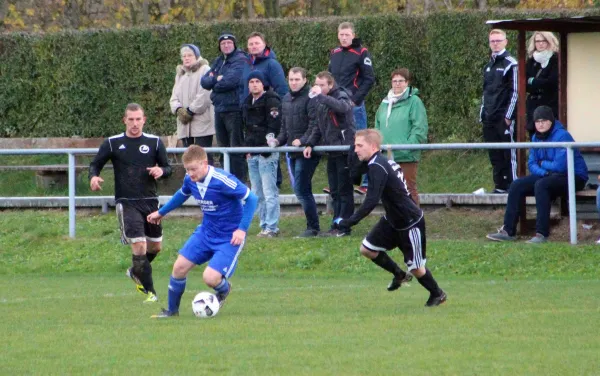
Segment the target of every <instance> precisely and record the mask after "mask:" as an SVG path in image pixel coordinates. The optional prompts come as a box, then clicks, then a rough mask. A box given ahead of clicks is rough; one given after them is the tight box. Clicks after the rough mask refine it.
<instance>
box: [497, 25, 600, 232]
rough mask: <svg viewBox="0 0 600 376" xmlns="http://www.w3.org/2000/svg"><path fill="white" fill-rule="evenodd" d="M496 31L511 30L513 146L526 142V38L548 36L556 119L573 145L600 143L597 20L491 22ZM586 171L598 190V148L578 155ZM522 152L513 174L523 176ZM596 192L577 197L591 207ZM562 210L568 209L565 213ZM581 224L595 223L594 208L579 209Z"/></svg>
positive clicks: (599, 36)
mask: <svg viewBox="0 0 600 376" xmlns="http://www.w3.org/2000/svg"><path fill="white" fill-rule="evenodd" d="M486 23H487V24H488V25H490V26H491V27H492V28H494V29H503V30H515V31H517V32H518V36H517V56H518V63H519V71H518V73H519V93H518V95H519V98H518V103H519V106H518V113H517V142H525V141H526V136H525V135H526V133H527V132H526V130H525V126H526V124H527V123H526V120H527V119H526V108H525V103H526V99H527V92H526V90H525V88H526V82H527V77H526V71H525V70H526V69H525V67H526V61H527V32H533V31H551V32H554V33H555V34H558V35H557V38H558V40H559V43H560V50H559V53H558V61H559V63H558V67H559V69H558V118H559V120H560V121H561V123H562V124H563V125H564V126H565V127H566V128H567V129H568V130H569V133H571V135H572V136H573V138H574V139H575V141H576V142H598V141H600V127H598V124H599V123H600V69H598V68H597V67H598V65H596V64H599V63H600V16H581V17H564V18H528V19H521V20H489V21H487V22H486ZM582 152H583V155H584V158H585V160H586V163H587V165H588V170H589V181H588V182H589V183H593V184H598V176H599V174H600V148H590V149H587V150H582ZM525 156H526V150H525V149H519V150H518V151H517V174H518V176H525V175H526V172H527V161H526V158H525ZM595 193H596V192H595V191H592V190H588V191H582V192H579V193H578V196H579V197H578V199H581V200H582V201H591V200H593V199H595ZM522 205H523V207H522V210H521V220H520V225H521V232H526V230H527V224H526V223H527V221H526V218H525V217H526V213H525V210H524V203H523V204H522ZM565 209H566V208H565ZM577 211H578V212H580V211H582V212H583V213H581V214H579V213H578V217H579V218H584V219H592V218H595V219H596V218H598V213H597V212H596V208H595V205H594V203H589V202H588V203H586V204H582V205H579V203H578V205H577Z"/></svg>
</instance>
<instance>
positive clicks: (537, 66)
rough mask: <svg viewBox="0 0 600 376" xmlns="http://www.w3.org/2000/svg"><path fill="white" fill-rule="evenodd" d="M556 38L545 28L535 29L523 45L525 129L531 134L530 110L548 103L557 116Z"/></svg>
mask: <svg viewBox="0 0 600 376" xmlns="http://www.w3.org/2000/svg"><path fill="white" fill-rule="evenodd" d="M558 49H559V48H558V40H557V39H556V37H555V36H554V34H552V33H551V32H549V31H536V32H534V33H533V35H532V36H531V38H529V44H528V46H527V55H528V57H529V58H528V60H527V66H526V70H525V71H526V74H527V93H528V94H529V95H528V97H527V105H526V108H527V131H528V132H529V135H530V138H531V136H532V135H533V134H534V133H535V124H534V121H533V111H534V110H535V109H536V108H538V107H539V106H548V107H550V108H551V109H552V112H553V113H554V117H556V118H558Z"/></svg>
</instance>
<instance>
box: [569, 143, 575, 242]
mask: <svg viewBox="0 0 600 376" xmlns="http://www.w3.org/2000/svg"><path fill="white" fill-rule="evenodd" d="M567 174H568V175H567V177H568V179H569V228H570V235H571V244H577V206H576V201H575V200H576V198H575V157H574V153H573V148H572V147H571V146H567Z"/></svg>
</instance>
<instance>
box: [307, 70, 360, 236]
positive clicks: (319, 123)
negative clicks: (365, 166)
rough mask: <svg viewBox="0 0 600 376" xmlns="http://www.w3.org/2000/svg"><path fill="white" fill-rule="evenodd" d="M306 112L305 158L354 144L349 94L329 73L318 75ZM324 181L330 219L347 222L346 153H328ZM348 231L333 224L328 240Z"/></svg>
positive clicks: (350, 199) (349, 190) (351, 201)
mask: <svg viewBox="0 0 600 376" xmlns="http://www.w3.org/2000/svg"><path fill="white" fill-rule="evenodd" d="M309 97H313V99H312V101H313V102H312V103H311V106H310V110H309V118H310V128H311V133H310V136H309V137H308V138H307V141H306V148H305V149H304V157H305V158H310V157H311V156H312V148H313V147H314V146H315V145H319V144H321V145H351V144H352V143H353V142H354V132H355V127H354V116H353V114H352V107H353V104H352V100H351V99H350V93H349V92H348V91H347V90H346V89H344V88H341V87H339V86H337V85H336V83H335V80H334V78H333V76H332V75H331V73H329V72H321V73H319V74H317V79H316V80H315V86H313V88H312V89H311V90H310V93H309ZM327 154H328V158H327V180H328V181H329V189H330V190H331V199H332V201H333V218H338V217H342V218H349V217H350V216H351V215H352V213H354V194H353V190H352V180H351V178H350V171H349V169H348V151H347V150H346V151H343V152H339V151H335V152H328V153H327ZM349 234H350V229H349V228H344V229H342V228H338V225H337V224H335V223H334V222H333V221H332V223H331V228H330V230H329V232H328V235H330V236H346V235H349Z"/></svg>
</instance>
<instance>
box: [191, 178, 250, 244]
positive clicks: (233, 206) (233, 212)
mask: <svg viewBox="0 0 600 376" xmlns="http://www.w3.org/2000/svg"><path fill="white" fill-rule="evenodd" d="M181 192H182V193H183V194H184V195H186V196H190V195H192V196H193V197H194V198H195V199H196V201H197V202H198V205H200V208H201V209H202V212H203V213H204V219H203V220H202V227H204V230H209V231H210V232H211V233H216V234H223V235H224V236H225V237H231V234H232V233H233V232H234V231H235V230H237V229H238V226H239V224H240V221H241V219H242V212H243V205H242V200H244V199H246V197H248V195H249V194H250V189H248V187H246V186H245V185H244V184H243V183H242V182H240V181H239V180H238V179H237V178H236V177H235V176H234V175H231V174H230V173H228V172H227V171H224V170H221V169H219V168H214V167H212V166H208V174H207V175H206V177H205V178H204V180H203V181H199V182H193V181H192V180H191V179H190V177H189V176H188V175H186V176H185V178H184V179H183V186H182V187H181Z"/></svg>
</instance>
